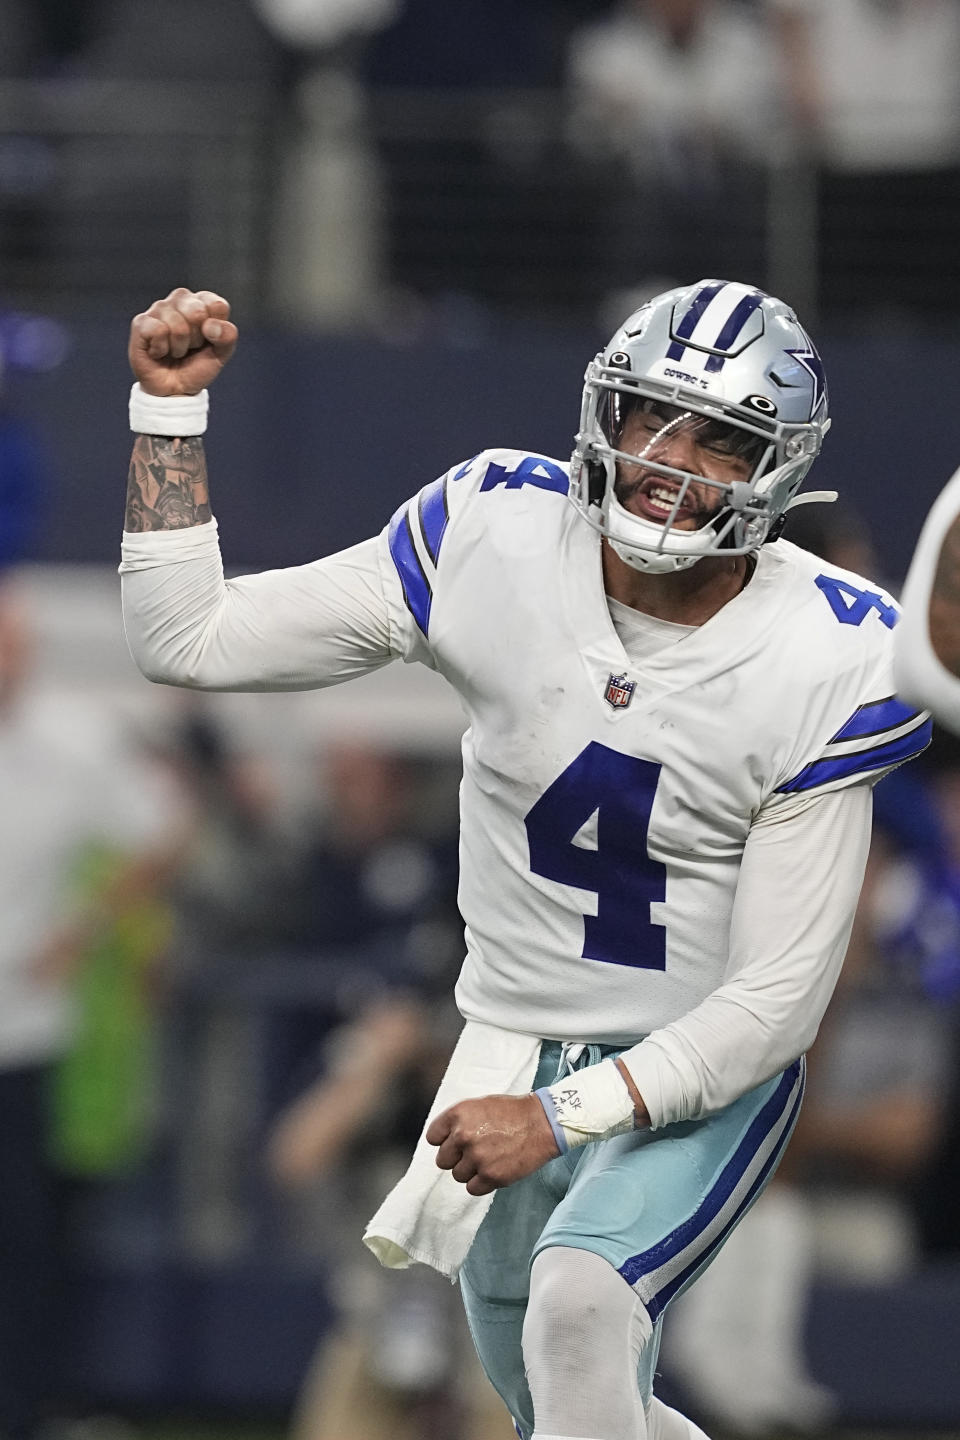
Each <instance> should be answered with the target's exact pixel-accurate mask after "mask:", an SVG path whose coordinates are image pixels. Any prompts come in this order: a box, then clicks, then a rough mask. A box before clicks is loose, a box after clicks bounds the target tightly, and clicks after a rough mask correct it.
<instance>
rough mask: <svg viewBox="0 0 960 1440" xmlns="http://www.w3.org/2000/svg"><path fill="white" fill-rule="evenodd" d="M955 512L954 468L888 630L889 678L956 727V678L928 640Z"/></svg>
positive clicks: (959, 721) (959, 682)
mask: <svg viewBox="0 0 960 1440" xmlns="http://www.w3.org/2000/svg"><path fill="white" fill-rule="evenodd" d="M958 514H960V470H958V471H957V473H956V474H955V475H954V476H953V478H952V479H951V480H950V481H949V483H948V484H947V485H946V486H945V488H944V489H943V490H942V491H941V492H940V495H939V497H938V498H937V500H936V502H935V504H934V505H933V508H932V509H931V511H930V513H929V515H928V516H927V518H926V521H925V522H924V526H923V529H922V530H921V532H920V539H919V540H918V541H917V548H916V549H915V550H914V552H913V559H912V561H911V562H910V570H909V572H908V574H907V579H906V583H905V585H904V587H903V602H902V603H903V614H902V616H901V618H900V623H899V625H898V626H897V628H896V631H895V633H894V662H893V665H894V678H895V679H896V683H897V690H898V692H899V693H900V694H901V695H902V696H903V697H904V699H906V700H910V701H913V703H914V704H918V705H923V706H924V707H925V708H926V709H928V710H932V711H933V714H934V716H935V717H936V719H937V720H939V721H940V722H941V723H942V724H944V725H946V726H948V727H949V728H950V729H951V730H955V731H957V732H958V733H960V679H958V678H957V677H956V676H955V675H952V674H951V673H950V671H949V670H948V669H947V668H946V666H945V665H943V664H942V663H941V662H940V660H939V659H938V658H937V654H936V651H935V650H934V648H933V645H932V644H931V641H930V595H931V591H932V590H933V581H934V577H935V575H936V573H937V565H938V563H939V560H940V552H941V550H942V549H943V542H944V540H945V538H946V535H947V531H948V530H949V529H950V526H951V525H952V524H953V522H954V520H955V519H956V518H957V516H958Z"/></svg>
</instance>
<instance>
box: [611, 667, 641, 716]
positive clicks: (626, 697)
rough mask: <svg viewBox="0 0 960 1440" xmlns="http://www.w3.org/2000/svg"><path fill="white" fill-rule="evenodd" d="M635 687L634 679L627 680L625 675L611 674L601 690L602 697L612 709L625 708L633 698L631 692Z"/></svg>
mask: <svg viewBox="0 0 960 1440" xmlns="http://www.w3.org/2000/svg"><path fill="white" fill-rule="evenodd" d="M636 688H637V682H636V680H628V679H627V677H626V675H611V676H610V679H609V680H608V681H607V688H606V690H604V692H603V698H604V700H606V702H607V704H608V705H612V706H613V708H614V710H625V709H626V707H627V706H628V705H629V704H630V701H631V700H632V699H633V692H634V690H636Z"/></svg>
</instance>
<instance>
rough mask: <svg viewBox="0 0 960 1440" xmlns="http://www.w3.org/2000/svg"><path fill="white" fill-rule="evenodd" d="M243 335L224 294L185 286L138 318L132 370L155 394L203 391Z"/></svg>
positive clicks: (131, 354) (132, 327) (132, 339)
mask: <svg viewBox="0 0 960 1440" xmlns="http://www.w3.org/2000/svg"><path fill="white" fill-rule="evenodd" d="M238 334H239V332H238V330H237V327H236V325H234V324H233V322H232V320H231V319H230V306H229V304H228V303H227V301H226V300H224V299H223V297H222V296H221V295H215V294H214V292H213V291H212V290H197V291H192V290H186V289H184V288H183V287H182V286H181V287H180V288H179V289H178V290H171V291H170V294H169V295H168V296H167V298H166V299H165V300H155V301H154V302H153V304H152V305H151V306H150V308H149V309H148V310H145V311H144V312H143V314H142V315H135V316H134V318H133V320H132V322H131V325H130V344H129V347H128V350H127V355H128V358H129V360H130V368H131V370H132V371H133V373H134V375H135V376H136V378H137V380H138V381H139V382H140V387H141V389H143V390H146V391H147V393H148V394H150V395H199V393H200V391H201V390H205V389H206V388H207V386H208V385H211V384H212V383H213V381H214V380H215V379H216V378H217V376H218V375H219V374H220V371H221V370H222V369H223V367H224V365H226V363H227V361H228V360H229V359H230V356H231V355H232V354H233V352H234V350H235V348H236V344H237V339H238Z"/></svg>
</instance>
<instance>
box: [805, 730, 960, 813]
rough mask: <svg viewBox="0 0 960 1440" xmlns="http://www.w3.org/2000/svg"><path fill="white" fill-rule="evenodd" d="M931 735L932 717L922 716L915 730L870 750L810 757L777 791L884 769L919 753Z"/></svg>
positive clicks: (813, 785) (827, 782) (814, 784)
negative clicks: (833, 755)
mask: <svg viewBox="0 0 960 1440" xmlns="http://www.w3.org/2000/svg"><path fill="white" fill-rule="evenodd" d="M932 738H933V721H932V720H926V721H924V723H923V724H922V725H918V726H917V728H916V730H911V731H910V733H909V734H908V735H901V736H900V738H899V740H889V741H888V742H887V744H886V745H875V746H873V748H872V749H870V750H859V751H857V752H855V753H854V754H852V755H838V756H837V757H836V759H826V760H814V761H813V762H812V763H811V764H809V765H806V766H804V768H803V769H802V770H801V771H800V774H799V775H796V776H794V778H793V779H792V780H788V781H787V783H786V785H780V786H778V787H777V794H778V795H794V794H796V793H797V792H798V791H800V790H814V789H815V788H816V787H817V786H818V785H827V784H829V783H830V781H831V780H846V779H849V778H850V777H851V776H853V775H859V774H861V773H862V774H865V775H867V774H869V773H870V772H871V771H872V770H884V769H886V767H887V766H888V765H900V764H902V763H903V761H904V760H910V759H911V758H912V757H913V756H914V755H919V754H920V752H921V750H926V748H927V746H928V745H929V744H930V741H931V739H932Z"/></svg>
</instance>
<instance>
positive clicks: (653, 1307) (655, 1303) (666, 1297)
mask: <svg viewBox="0 0 960 1440" xmlns="http://www.w3.org/2000/svg"><path fill="white" fill-rule="evenodd" d="M802 1100H803V1087H802V1086H801V1089H800V1093H799V1095H798V1096H797V1098H796V1099H795V1100H794V1102H793V1107H792V1109H791V1111H790V1118H789V1120H788V1121H787V1124H786V1125H785V1127H784V1131H783V1134H782V1136H781V1137H780V1139H779V1140H778V1142H777V1144H776V1146H775V1148H774V1150H773V1151H772V1152H771V1154H770V1155H769V1156H768V1157H767V1159H766V1161H765V1162H764V1165H763V1168H762V1170H761V1171H760V1174H759V1175H758V1176H757V1177H756V1179H755V1180H754V1182H753V1184H752V1185H751V1187H750V1189H749V1191H748V1192H747V1195H746V1196H745V1197H744V1199H743V1200H742V1201H741V1203H740V1205H739V1206H738V1207H737V1210H736V1213H735V1214H734V1215H732V1216H731V1218H730V1220H729V1221H728V1222H727V1224H726V1225H724V1227H723V1230H722V1231H721V1232H720V1234H719V1235H717V1236H716V1237H715V1238H714V1239H713V1240H712V1241H711V1242H710V1244H709V1245H708V1246H707V1247H706V1249H705V1250H704V1251H703V1252H702V1254H700V1255H698V1256H697V1258H696V1259H695V1260H693V1261H691V1262H690V1264H689V1265H687V1266H685V1267H684V1269H683V1270H682V1271H681V1272H680V1274H679V1275H677V1276H676V1277H675V1278H674V1279H673V1280H671V1281H670V1282H669V1283H668V1284H667V1285H664V1286H663V1288H662V1289H660V1290H658V1291H657V1293H656V1294H655V1295H653V1296H652V1297H651V1298H650V1299H649V1300H648V1301H646V1302H645V1303H646V1308H647V1310H648V1312H649V1315H650V1319H651V1320H653V1321H656V1319H657V1318H658V1316H660V1315H662V1314H663V1311H664V1309H665V1308H666V1306H667V1305H668V1304H669V1302H670V1301H671V1300H672V1299H673V1297H674V1296H675V1295H677V1294H678V1293H679V1292H680V1291H681V1290H682V1289H683V1287H684V1285H686V1284H687V1283H688V1281H690V1280H691V1279H692V1278H693V1276H694V1275H695V1274H696V1272H697V1271H698V1270H700V1269H702V1268H703V1266H704V1265H706V1264H707V1262H708V1261H710V1260H712V1259H713V1257H714V1255H715V1254H716V1253H717V1251H718V1250H719V1249H720V1246H721V1245H722V1244H723V1242H724V1241H725V1240H726V1238H727V1236H728V1235H729V1234H730V1232H731V1230H733V1228H734V1227H735V1226H736V1225H737V1224H739V1222H740V1220H741V1218H742V1217H743V1215H744V1214H745V1213H746V1212H747V1210H749V1208H750V1206H751V1205H752V1204H753V1202H754V1200H756V1199H757V1198H758V1196H759V1195H760V1193H761V1191H762V1190H763V1189H764V1187H765V1185H766V1183H767V1178H768V1177H769V1175H770V1173H771V1171H772V1170H773V1169H774V1167H775V1166H776V1165H777V1164H778V1163H779V1161H780V1156H781V1155H782V1154H783V1152H784V1150H785V1149H786V1146H787V1142H788V1140H789V1139H790V1136H791V1134H792V1133H793V1127H794V1124H795V1122H796V1118H797V1113H798V1111H799V1109H800V1104H801V1101H802Z"/></svg>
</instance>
